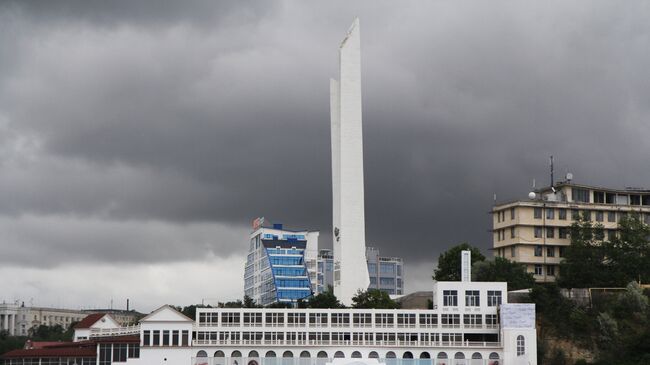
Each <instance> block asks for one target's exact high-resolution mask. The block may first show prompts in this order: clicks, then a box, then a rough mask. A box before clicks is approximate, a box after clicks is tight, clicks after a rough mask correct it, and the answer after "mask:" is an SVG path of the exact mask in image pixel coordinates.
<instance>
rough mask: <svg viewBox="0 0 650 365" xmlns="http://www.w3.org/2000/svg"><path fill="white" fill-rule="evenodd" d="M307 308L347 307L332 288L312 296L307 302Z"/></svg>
mask: <svg viewBox="0 0 650 365" xmlns="http://www.w3.org/2000/svg"><path fill="white" fill-rule="evenodd" d="M305 308H345V306H344V305H343V304H341V302H339V300H338V299H337V298H336V296H335V295H334V293H333V292H332V291H331V290H327V291H325V292H322V293H320V294H318V295H314V296H311V297H310V298H309V299H308V300H307V301H306V302H305Z"/></svg>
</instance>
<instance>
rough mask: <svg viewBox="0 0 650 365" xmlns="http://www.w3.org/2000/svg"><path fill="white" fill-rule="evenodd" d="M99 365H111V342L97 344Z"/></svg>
mask: <svg viewBox="0 0 650 365" xmlns="http://www.w3.org/2000/svg"><path fill="white" fill-rule="evenodd" d="M37 363H38V362H37ZM99 365H111V344H107V343H102V344H100V345H99Z"/></svg>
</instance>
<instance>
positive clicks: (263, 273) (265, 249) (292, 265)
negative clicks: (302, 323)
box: [244, 224, 318, 305]
mask: <svg viewBox="0 0 650 365" xmlns="http://www.w3.org/2000/svg"><path fill="white" fill-rule="evenodd" d="M317 249H318V232H309V231H288V230H285V229H283V227H282V225H281V224H274V225H273V228H270V227H259V228H258V229H256V230H255V231H254V232H253V234H251V240H250V248H249V253H248V257H247V259H246V268H245V270H244V294H245V295H247V296H249V297H251V298H252V299H253V300H255V302H256V303H257V304H261V305H269V304H271V303H275V302H284V303H291V304H294V303H295V302H297V301H298V300H299V299H306V298H308V297H310V296H311V295H312V293H313V292H314V290H315V288H314V286H315V281H316V254H315V252H316V251H317ZM312 282H314V284H312Z"/></svg>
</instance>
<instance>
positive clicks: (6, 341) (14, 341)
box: [0, 331, 27, 354]
mask: <svg viewBox="0 0 650 365" xmlns="http://www.w3.org/2000/svg"><path fill="white" fill-rule="evenodd" d="M25 341H27V337H24V336H23V337H18V336H9V333H8V332H7V331H0V354H4V353H5V352H7V351H11V350H16V349H21V348H23V346H25Z"/></svg>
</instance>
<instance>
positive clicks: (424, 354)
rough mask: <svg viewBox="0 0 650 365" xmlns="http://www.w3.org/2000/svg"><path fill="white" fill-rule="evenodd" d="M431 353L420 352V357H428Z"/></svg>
mask: <svg viewBox="0 0 650 365" xmlns="http://www.w3.org/2000/svg"><path fill="white" fill-rule="evenodd" d="M430 358H431V355H429V353H428V352H426V351H424V352H422V353H421V354H420V359H430Z"/></svg>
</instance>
